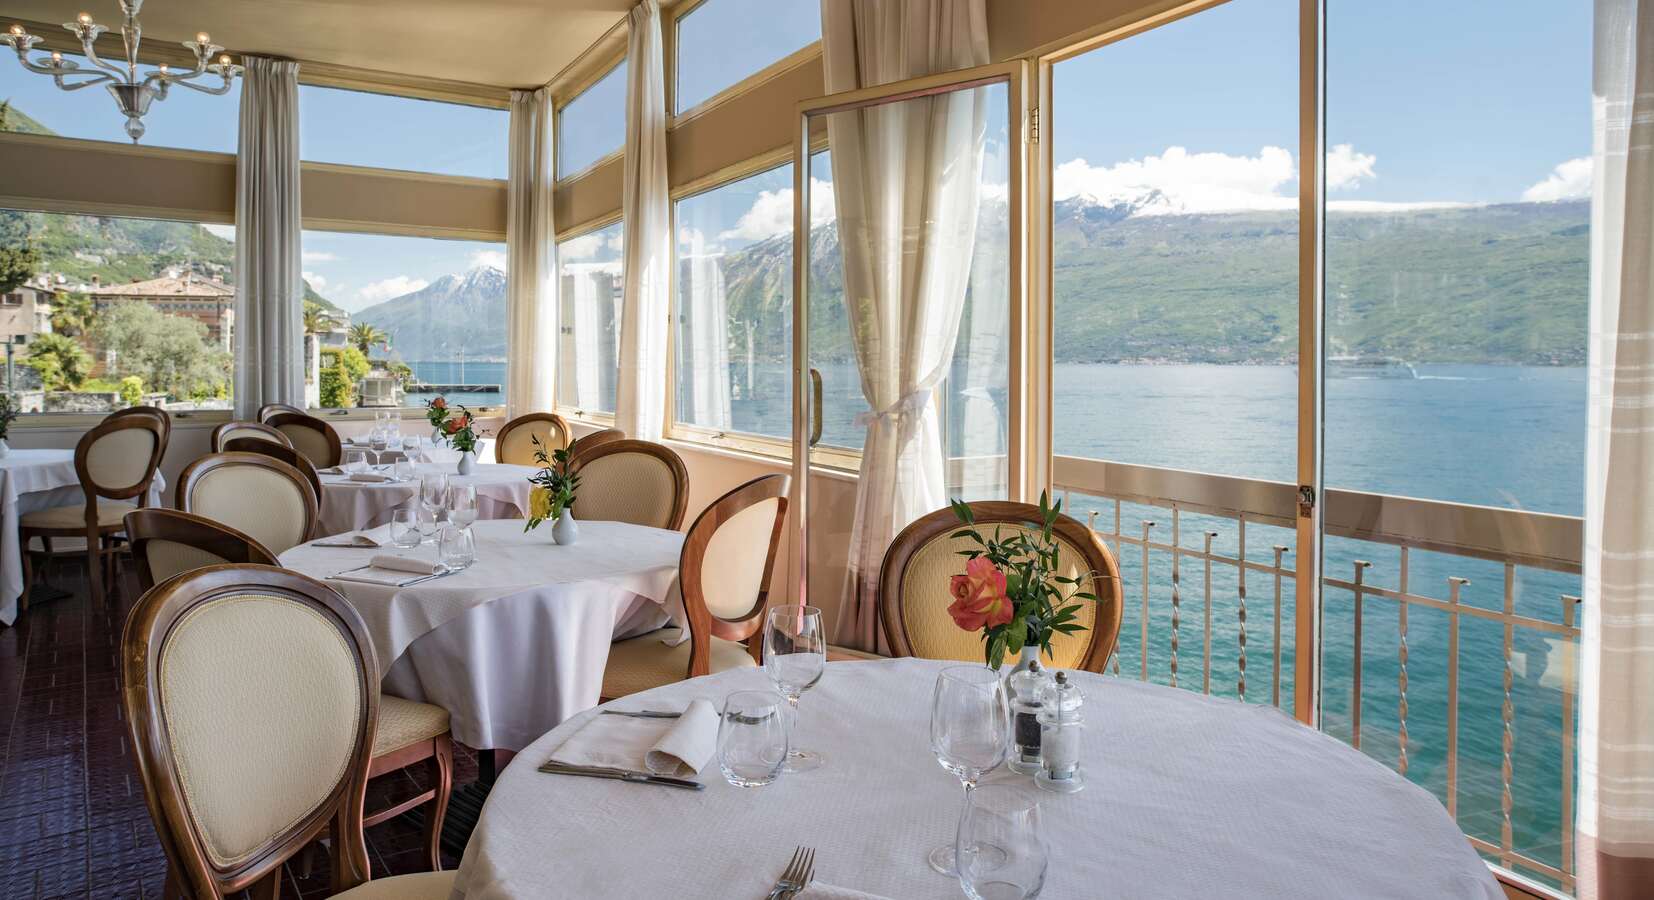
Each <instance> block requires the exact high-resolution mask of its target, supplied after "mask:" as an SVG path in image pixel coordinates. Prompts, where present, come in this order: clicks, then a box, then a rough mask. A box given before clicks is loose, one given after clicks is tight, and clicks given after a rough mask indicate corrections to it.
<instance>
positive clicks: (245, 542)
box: [126, 438, 279, 591]
mask: <svg viewBox="0 0 1654 900" xmlns="http://www.w3.org/2000/svg"><path fill="white" fill-rule="evenodd" d="M254 440H257V439H256V438H254ZM126 537H127V540H128V541H130V542H131V544H132V556H133V557H134V558H135V559H136V560H137V563H138V585H139V586H140V587H141V588H143V589H144V590H146V591H147V590H149V589H150V588H152V587H154V586H155V584H156V579H155V573H154V572H153V571H151V570H150V568H149V554H148V553H147V552H146V548H147V546H148V545H149V542H150V541H172V542H173V543H178V544H185V545H188V546H190V547H195V548H197V549H200V550H205V551H206V552H208V553H211V554H213V555H214V556H218V557H222V558H223V559H224V560H226V561H227V562H229V563H231V564H235V565H254V566H276V565H279V563H277V562H276V555H275V554H274V553H271V552H270V551H269V550H266V549H265V547H264V545H263V544H260V543H259V542H258V541H257V540H256V539H254V538H253V536H252V535H249V534H244V533H242V532H240V531H237V530H236V529H234V528H231V527H230V526H228V525H223V524H220V523H218V522H215V521H213V520H212V519H209V518H207V517H206V516H198V515H196V514H195V513H187V512H183V511H181V510H176V509H154V508H151V509H138V510H133V511H132V512H129V513H127V514H126ZM162 580H163V581H164V580H165V579H162Z"/></svg>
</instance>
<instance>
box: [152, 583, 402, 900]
mask: <svg viewBox="0 0 1654 900" xmlns="http://www.w3.org/2000/svg"><path fill="white" fill-rule="evenodd" d="M248 591H257V592H259V593H262V594H266V595H274V596H281V597H284V598H286V599H288V600H290V601H292V602H295V603H299V604H302V605H304V606H305V607H307V608H309V609H310V610H312V611H314V612H316V613H318V614H320V615H321V616H322V617H323V618H324V619H326V620H327V621H328V622H330V623H331V624H332V625H333V627H334V628H336V629H337V630H338V632H339V635H340V637H342V638H343V639H344V642H345V646H346V647H347V648H349V651H350V653H351V657H352V661H353V663H354V665H355V669H356V676H357V679H356V681H357V689H358V690H359V691H360V693H361V700H362V702H361V717H360V718H359V719H358V721H357V740H356V746H355V747H354V748H353V749H352V751H351V754H350V756H351V761H350V765H349V766H348V767H347V769H346V774H345V776H344V777H343V778H341V779H340V781H339V783H338V784H337V785H335V786H334V788H333V790H332V791H331V792H329V794H328V796H327V797H326V798H325V799H324V800H323V801H322V802H321V803H320V804H319V805H317V806H316V807H315V808H314V809H313V810H311V812H310V813H308V814H307V815H305V816H303V817H302V818H300V819H299V821H298V822H296V823H294V824H293V825H292V826H291V827H289V828H288V829H287V830H285V831H283V832H281V833H280V834H276V835H273V836H272V837H271V838H270V839H269V840H268V841H266V842H265V843H264V845H263V846H261V847H259V848H258V849H257V850H255V851H254V852H253V853H252V854H251V855H250V856H249V857H248V858H247V859H246V860H244V861H242V862H239V863H237V864H235V865H232V866H227V867H220V866H217V865H215V864H214V863H213V862H212V859H211V857H210V856H209V855H208V854H207V850H206V845H205V842H204V840H203V839H202V836H201V834H200V833H199V831H198V830H197V829H196V827H195V824H194V822H193V821H192V819H191V817H190V815H189V812H188V809H187V808H186V801H185V797H184V790H183V782H182V779H181V778H180V777H179V773H178V769H177V765H176V762H175V759H174V757H173V755H172V753H171V752H170V747H171V736H170V735H169V734H168V732H167V726H166V718H165V715H164V714H163V706H164V704H163V701H162V697H161V692H160V679H159V677H158V673H159V668H160V663H161V657H162V654H163V652H164V647H165V642H166V640H167V637H168V635H169V634H170V633H171V631H172V629H173V627H174V626H175V625H177V623H178V621H179V620H180V619H181V618H182V617H183V616H184V615H186V614H187V613H189V612H190V611H191V610H193V609H195V608H196V607H199V606H200V605H202V604H204V603H208V602H211V601H213V600H215V599H218V598H220V597H225V596H234V595H236V594H244V593H247V592H248ZM378 671H379V670H378V664H377V662H376V661H375V659H374V655H373V644H372V643H371V641H370V640H369V638H368V635H367V628H366V626H364V625H363V623H362V618H361V616H360V615H359V614H358V613H357V612H356V610H355V609H354V608H352V607H351V605H350V604H349V603H348V602H347V601H346V600H345V599H344V598H343V597H341V596H339V595H338V594H337V593H335V592H334V591H333V589H331V588H329V587H328V586H327V585H325V584H323V583H321V582H319V581H316V580H314V579H311V578H307V577H305V576H303V575H300V574H298V573H297V572H291V571H288V570H286V569H276V568H271V567H268V566H233V565H226V566H209V567H208V568H205V569H197V570H195V571H193V572H186V573H184V574H182V575H179V576H177V577H175V578H171V579H168V580H167V581H164V582H162V583H161V584H159V585H157V586H156V587H155V588H154V589H153V590H151V591H149V592H147V593H145V594H144V596H143V597H142V598H141V599H139V601H138V603H137V605H136V606H135V607H134V608H133V610H132V614H131V616H130V617H129V618H128V619H127V621H126V631H125V633H124V635H123V636H122V641H121V672H122V680H121V693H122V699H123V701H124V703H125V706H126V713H127V716H126V719H127V727H128V729H129V734H130V735H131V737H132V744H133V747H134V748H135V749H136V754H135V756H136V760H137V764H138V774H139V780H140V781H142V782H143V786H144V802H145V804H146V805H147V806H148V807H149V814H150V817H151V819H152V820H153V821H154V823H155V831H156V834H157V835H158V836H159V837H160V840H161V847H162V849H163V850H165V851H166V855H167V861H168V862H169V863H170V867H169V870H168V873H167V895H168V896H173V897H176V896H180V895H189V896H193V897H195V898H197V900H203V898H208V897H214V898H217V897H223V896H225V895H227V894H233V893H236V892H237V891H241V890H244V889H246V888H249V887H251V888H253V889H254V890H253V895H254V896H255V897H270V898H273V897H276V896H278V894H279V891H280V884H281V878H282V872H283V870H282V863H284V862H285V861H286V860H287V859H288V858H289V857H291V856H292V855H293V854H295V853H297V852H298V851H299V850H301V849H302V848H304V847H305V846H306V845H307V844H309V843H310V842H311V841H313V840H315V839H316V838H317V836H319V835H320V834H321V832H322V831H323V830H327V829H331V831H332V834H333V840H334V845H333V852H332V854H331V856H332V867H333V871H332V875H333V889H334V890H335V891H344V890H348V889H350V888H353V887H356V886H358V885H360V884H362V883H363V882H365V881H367V880H368V877H369V864H368V856H367V843H366V840H365V839H364V837H363V834H362V803H363V797H364V795H365V792H366V789H367V780H368V774H367V773H368V769H369V759H368V756H369V753H370V752H371V751H372V748H373V735H374V732H375V730H376V728H377V726H378V721H379V689H378V674H377V673H378Z"/></svg>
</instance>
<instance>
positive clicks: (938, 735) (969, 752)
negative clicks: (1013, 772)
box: [929, 665, 1011, 875]
mask: <svg viewBox="0 0 1654 900" xmlns="http://www.w3.org/2000/svg"><path fill="white" fill-rule="evenodd" d="M1010 736H1011V709H1010V705H1009V704H1008V703H1007V702H1006V697H1005V682H1004V681H1002V680H1000V677H999V673H998V672H995V671H994V670H992V669H990V668H988V667H987V666H980V665H977V666H949V667H947V668H945V669H943V670H942V672H941V674H939V675H937V676H936V688H935V691H934V692H933V693H932V695H931V703H930V749H931V752H932V753H934V754H935V755H936V761H937V762H938V763H939V764H941V766H942V768H944V769H947V770H948V771H949V772H952V773H953V774H954V775H955V776H957V777H958V778H959V781H960V783H961V784H963V785H964V786H965V801H966V802H967V803H969V802H970V795H971V791H973V790H975V788H976V783H977V782H978V781H979V780H981V778H982V776H983V775H985V774H987V773H988V772H990V771H992V770H993V769H995V768H996V767H998V766H999V764H1000V763H1002V762H1004V761H1005V756H1006V753H1007V752H1008V746H1009V744H1010ZM953 860H954V848H953V847H952V846H951V845H949V846H944V847H937V848H936V849H934V850H932V851H931V852H930V857H929V861H930V866H931V868H933V869H935V870H936V871H938V872H941V873H942V874H944V875H953V874H955V872H954V867H953V866H954V861H953Z"/></svg>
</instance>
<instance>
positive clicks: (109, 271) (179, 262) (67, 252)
mask: <svg viewBox="0 0 1654 900" xmlns="http://www.w3.org/2000/svg"><path fill="white" fill-rule="evenodd" d="M26 215H27V217H28V221H29V229H30V233H31V237H32V239H33V240H34V242H35V246H36V247H38V248H39V249H40V257H41V259H40V271H41V272H50V273H53V274H59V275H67V276H69V278H70V279H71V280H90V279H91V278H92V276H94V275H96V276H98V277H99V278H101V279H102V280H103V281H104V283H105V284H110V283H114V284H119V283H121V282H126V281H141V280H144V279H148V278H154V277H155V276H157V275H159V274H160V273H161V272H163V271H165V270H166V269H169V268H173V267H177V268H188V269H193V270H194V271H196V272H200V273H202V274H206V275H217V276H220V277H222V278H223V279H224V280H225V281H227V282H233V280H234V279H233V277H232V275H233V269H234V267H235V243H234V242H233V241H227V240H225V239H224V238H221V237H219V236H218V235H216V234H213V233H212V232H210V231H208V230H207V229H205V228H203V227H201V226H200V225H193V224H190V223H187V222H164V221H158V220H153V219H119V218H113V217H107V216H71V215H61V214H58V213H27V214H26Z"/></svg>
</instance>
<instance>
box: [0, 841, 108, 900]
mask: <svg viewBox="0 0 1654 900" xmlns="http://www.w3.org/2000/svg"><path fill="white" fill-rule="evenodd" d="M87 846H88V838H87V834H86V832H84V831H77V832H73V833H70V834H61V835H56V836H53V837H50V838H41V839H37V840H32V841H29V842H28V843H25V844H18V845H14V846H10V847H4V848H0V890H3V891H4V892H5V893H4V894H0V896H3V897H6V898H8V900H9V898H12V897H19V898H24V897H27V898H36V897H40V898H44V897H71V896H72V897H84V896H87V881H88V878H87Z"/></svg>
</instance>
